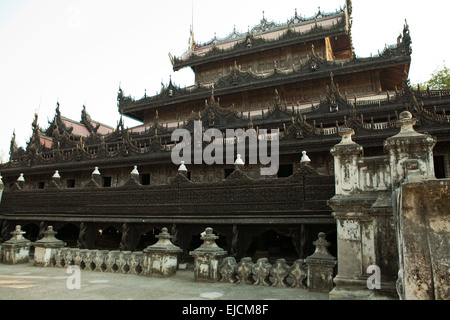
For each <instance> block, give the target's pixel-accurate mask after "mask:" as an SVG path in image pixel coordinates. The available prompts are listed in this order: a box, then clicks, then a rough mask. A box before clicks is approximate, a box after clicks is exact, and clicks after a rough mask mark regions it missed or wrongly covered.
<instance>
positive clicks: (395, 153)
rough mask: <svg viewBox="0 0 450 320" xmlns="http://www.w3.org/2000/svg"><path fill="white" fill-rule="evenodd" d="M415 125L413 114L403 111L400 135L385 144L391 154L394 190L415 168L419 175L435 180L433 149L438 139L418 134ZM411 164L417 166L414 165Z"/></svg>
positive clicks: (390, 161)
mask: <svg viewBox="0 0 450 320" xmlns="http://www.w3.org/2000/svg"><path fill="white" fill-rule="evenodd" d="M415 124H416V120H415V119H413V118H412V114H411V113H410V112H409V111H403V112H402V113H400V115H399V120H398V121H397V126H398V127H400V133H398V134H397V135H395V136H393V137H390V138H387V139H386V141H385V142H384V149H385V150H386V151H387V152H388V154H389V164H390V167H391V183H392V190H395V189H396V188H398V187H399V186H400V184H401V183H402V182H403V181H404V180H405V178H406V176H407V171H408V169H409V170H411V169H413V168H414V167H415V168H414V169H415V170H418V172H417V175H421V176H423V178H426V177H427V178H428V179H430V178H431V179H432V178H434V160H433V148H434V146H435V144H436V138H434V137H432V136H430V135H429V134H420V133H418V132H416V131H415V130H414V128H413V126H414V125H415ZM411 162H415V163H417V164H416V165H413V164H411ZM408 167H410V168H408Z"/></svg>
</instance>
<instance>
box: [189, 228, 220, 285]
mask: <svg viewBox="0 0 450 320" xmlns="http://www.w3.org/2000/svg"><path fill="white" fill-rule="evenodd" d="M218 238H219V237H218V236H216V235H214V234H213V229H212V228H206V230H205V232H204V233H202V236H201V238H200V239H201V240H203V244H202V245H201V246H200V247H199V248H197V249H195V250H194V251H191V252H189V254H190V255H191V256H193V257H194V275H195V281H204V282H218V281H219V280H220V279H219V265H220V264H221V262H222V260H223V258H224V257H225V256H226V255H227V252H226V251H225V250H223V249H222V248H219V247H218V246H217V244H216V240H217V239H218Z"/></svg>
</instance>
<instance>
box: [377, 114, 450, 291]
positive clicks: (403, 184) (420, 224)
mask: <svg viewBox="0 0 450 320" xmlns="http://www.w3.org/2000/svg"><path fill="white" fill-rule="evenodd" d="M415 123H416V120H415V119H413V117H412V114H411V113H410V112H408V111H404V112H402V113H401V114H400V116H399V120H398V121H397V126H398V127H400V133H398V134H397V135H395V136H393V137H390V138H388V139H386V141H385V143H384V148H385V150H386V151H387V152H388V154H389V163H390V167H391V180H392V190H393V196H392V209H393V212H394V222H395V229H396V238H397V250H398V265H399V266H398V267H399V271H398V280H397V291H398V295H399V297H400V299H405V300H435V299H442V300H448V299H449V297H450V291H449V289H448V288H449V280H448V279H449V269H448V261H449V257H450V254H449V247H450V245H449V243H450V241H449V239H450V231H449V221H450V219H449V214H448V212H449V210H448V199H449V195H450V179H439V180H437V179H435V175H434V162H433V147H434V146H435V144H436V138H434V137H432V136H430V135H429V134H420V133H418V132H416V131H415V130H414V128H413V126H414V125H415Z"/></svg>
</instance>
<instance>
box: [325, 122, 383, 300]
mask: <svg viewBox="0 0 450 320" xmlns="http://www.w3.org/2000/svg"><path fill="white" fill-rule="evenodd" d="M339 134H340V135H341V136H342V141H341V142H340V143H339V144H337V145H335V146H334V147H333V148H332V149H331V154H332V155H333V156H334V172H335V173H334V174H335V185H336V195H335V196H334V197H333V198H331V199H330V200H329V201H328V205H329V206H330V207H331V208H332V209H333V216H334V218H335V219H336V224H337V247H338V253H339V254H338V257H337V259H338V263H337V266H338V270H337V276H336V277H335V278H334V279H333V281H334V283H335V284H336V287H335V288H334V289H333V290H332V291H331V292H330V299H349V298H350V299H368V298H370V297H372V295H373V292H371V291H370V290H369V289H368V288H367V283H366V282H367V274H366V270H367V268H368V266H370V265H372V264H374V263H375V262H374V259H375V258H374V242H375V239H374V226H373V224H374V221H373V217H372V216H370V215H369V214H368V212H367V211H368V210H369V209H370V207H371V206H372V204H373V203H374V202H375V201H376V199H377V194H376V193H363V192H361V190H360V188H359V170H358V160H359V159H360V157H361V155H362V152H363V148H362V146H360V145H359V144H357V143H355V142H353V141H352V138H351V136H352V135H354V131H353V130H352V129H349V128H343V129H340V130H339Z"/></svg>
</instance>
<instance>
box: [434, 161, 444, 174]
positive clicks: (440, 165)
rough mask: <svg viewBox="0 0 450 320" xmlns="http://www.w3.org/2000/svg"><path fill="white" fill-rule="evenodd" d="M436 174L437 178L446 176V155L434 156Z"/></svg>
mask: <svg viewBox="0 0 450 320" xmlns="http://www.w3.org/2000/svg"><path fill="white" fill-rule="evenodd" d="M434 174H435V176H436V178H437V179H444V178H445V161H444V156H434Z"/></svg>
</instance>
